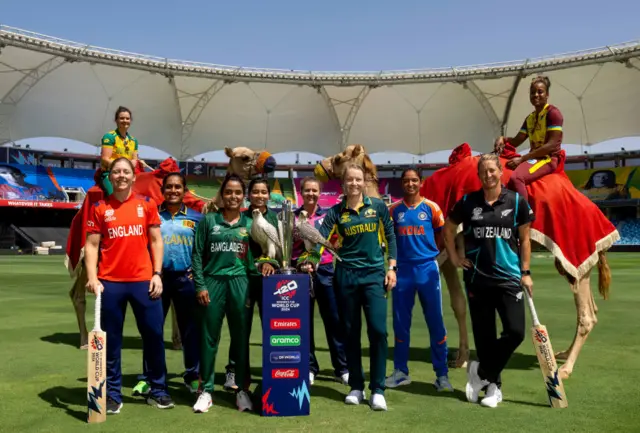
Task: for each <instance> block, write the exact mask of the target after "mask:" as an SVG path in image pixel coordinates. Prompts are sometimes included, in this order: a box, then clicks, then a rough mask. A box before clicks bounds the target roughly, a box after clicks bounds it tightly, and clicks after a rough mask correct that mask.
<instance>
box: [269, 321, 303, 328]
mask: <svg viewBox="0 0 640 433" xmlns="http://www.w3.org/2000/svg"><path fill="white" fill-rule="evenodd" d="M271 329H300V319H271Z"/></svg>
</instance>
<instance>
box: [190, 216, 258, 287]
mask: <svg viewBox="0 0 640 433" xmlns="http://www.w3.org/2000/svg"><path fill="white" fill-rule="evenodd" d="M250 231H251V220H249V219H247V217H246V216H245V215H244V214H242V213H241V214H240V219H239V220H238V222H237V223H235V224H233V225H229V223H227V222H226V221H225V220H224V218H223V216H222V212H212V213H208V214H206V215H205V216H204V218H203V219H202V221H200V224H198V229H197V230H196V236H195V240H194V243H193V258H192V264H191V267H192V269H193V279H194V282H195V285H196V290H197V291H202V290H206V289H207V285H206V283H205V278H206V277H237V276H246V275H247V274H248V270H249V269H250V266H253V257H252V255H251V250H250V249H249V232H250Z"/></svg>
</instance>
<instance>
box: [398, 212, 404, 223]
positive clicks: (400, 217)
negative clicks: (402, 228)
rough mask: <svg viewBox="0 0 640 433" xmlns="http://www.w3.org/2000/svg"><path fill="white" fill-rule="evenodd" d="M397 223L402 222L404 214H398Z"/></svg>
mask: <svg viewBox="0 0 640 433" xmlns="http://www.w3.org/2000/svg"><path fill="white" fill-rule="evenodd" d="M398 222H399V223H402V222H404V212H400V213H399V214H398Z"/></svg>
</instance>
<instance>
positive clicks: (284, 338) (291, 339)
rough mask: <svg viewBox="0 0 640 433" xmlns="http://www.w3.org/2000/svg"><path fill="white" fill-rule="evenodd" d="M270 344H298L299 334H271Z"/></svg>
mask: <svg viewBox="0 0 640 433" xmlns="http://www.w3.org/2000/svg"><path fill="white" fill-rule="evenodd" d="M271 346H273V347H282V346H300V336H299V335H272V336H271Z"/></svg>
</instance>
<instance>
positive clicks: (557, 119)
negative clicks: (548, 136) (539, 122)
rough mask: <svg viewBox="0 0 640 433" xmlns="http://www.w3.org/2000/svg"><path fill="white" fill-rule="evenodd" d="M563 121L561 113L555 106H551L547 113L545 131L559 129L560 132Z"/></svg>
mask: <svg viewBox="0 0 640 433" xmlns="http://www.w3.org/2000/svg"><path fill="white" fill-rule="evenodd" d="M563 123H564V118H563V117H562V113H561V112H560V110H558V108H557V107H553V108H552V109H551V110H549V112H548V113H547V131H560V132H562V125H563Z"/></svg>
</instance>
